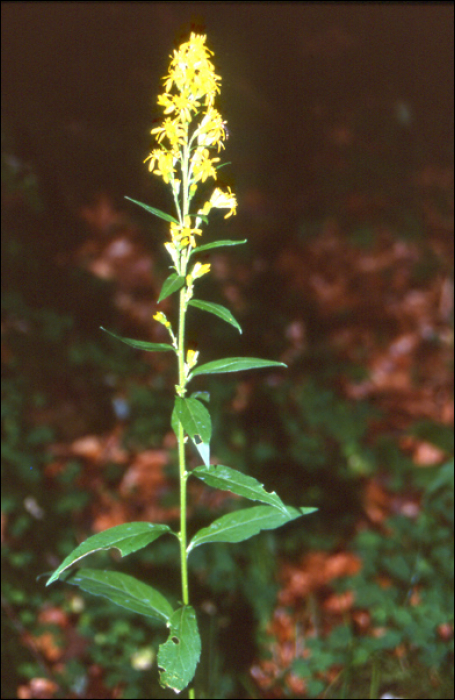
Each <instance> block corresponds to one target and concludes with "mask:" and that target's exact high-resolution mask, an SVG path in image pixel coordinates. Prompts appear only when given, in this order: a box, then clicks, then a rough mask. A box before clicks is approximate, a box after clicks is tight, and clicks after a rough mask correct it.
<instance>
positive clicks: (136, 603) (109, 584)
mask: <svg viewBox="0 0 455 700" xmlns="http://www.w3.org/2000/svg"><path fill="white" fill-rule="evenodd" d="M65 581H66V583H71V584H73V585H75V586H79V588H82V590H83V591H87V593H92V595H99V596H101V597H103V598H108V599H109V600H110V601H112V602H113V603H115V604H116V605H120V606H121V607H122V608H126V609H127V610H131V612H134V613H139V615H146V616H147V617H154V618H156V619H158V620H161V621H162V622H168V620H169V619H170V617H171V616H172V613H173V610H172V606H171V604H170V603H169V602H168V601H167V600H166V598H165V597H164V596H163V595H161V593H159V591H157V590H155V588H152V587H151V586H148V585H147V584H145V583H142V581H138V580H137V579H136V578H134V577H133V576H128V574H122V573H120V572H117V571H101V570H100V569H79V571H77V572H76V573H74V574H71V575H70V576H68V577H67V578H66V579H65Z"/></svg>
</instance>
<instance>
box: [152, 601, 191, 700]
mask: <svg viewBox="0 0 455 700" xmlns="http://www.w3.org/2000/svg"><path fill="white" fill-rule="evenodd" d="M168 627H169V628H170V631H169V638H168V640H167V642H165V643H164V644H161V645H160V648H159V651H158V666H159V667H160V668H161V669H163V670H162V671H161V672H160V684H161V686H162V687H163V688H166V687H167V688H172V690H173V691H174V692H176V693H180V692H181V691H182V690H184V689H185V688H186V687H187V685H188V684H189V683H191V681H192V680H193V678H194V674H195V672H196V667H197V665H198V663H199V658H200V656H201V638H200V636H199V630H198V627H197V620H196V613H195V612H194V608H192V607H191V606H190V605H184V606H183V607H182V608H179V609H178V610H176V611H175V612H174V613H173V614H172V617H171V619H170V620H169V623H168Z"/></svg>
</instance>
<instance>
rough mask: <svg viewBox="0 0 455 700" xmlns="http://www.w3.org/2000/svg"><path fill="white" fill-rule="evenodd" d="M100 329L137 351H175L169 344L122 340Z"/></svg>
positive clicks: (131, 339)
mask: <svg viewBox="0 0 455 700" xmlns="http://www.w3.org/2000/svg"><path fill="white" fill-rule="evenodd" d="M100 328H101V330H102V331H104V332H105V333H109V335H112V337H113V338H117V340H121V341H122V343H126V344H127V345H131V347H132V348H136V349H137V350H148V351H149V352H163V351H165V350H174V348H173V347H172V345H168V344H167V343H149V342H148V341H147V340H134V339H133V338H122V337H121V336H120V335H116V333H113V332H112V331H108V330H107V328H103V326H100Z"/></svg>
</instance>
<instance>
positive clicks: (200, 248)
mask: <svg viewBox="0 0 455 700" xmlns="http://www.w3.org/2000/svg"><path fill="white" fill-rule="evenodd" d="M243 243H246V238H245V240H244V241H213V243H204V245H198V246H197V248H193V250H192V251H191V254H192V255H194V253H202V251H203V250H210V249H211V248H224V247H225V246H232V245H243Z"/></svg>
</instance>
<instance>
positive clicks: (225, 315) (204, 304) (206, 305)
mask: <svg viewBox="0 0 455 700" xmlns="http://www.w3.org/2000/svg"><path fill="white" fill-rule="evenodd" d="M190 306H195V307H196V308H197V309H202V311H208V312H209V313H211V314H215V316H218V317H219V318H222V319H223V321H226V323H230V324H231V326H234V328H237V330H238V332H239V333H241V332H242V329H241V327H240V325H239V324H238V322H237V321H236V320H235V318H234V316H233V315H232V314H231V312H230V311H229V309H226V307H225V306H221V304H212V302H210V301H199V299H191V301H190Z"/></svg>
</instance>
